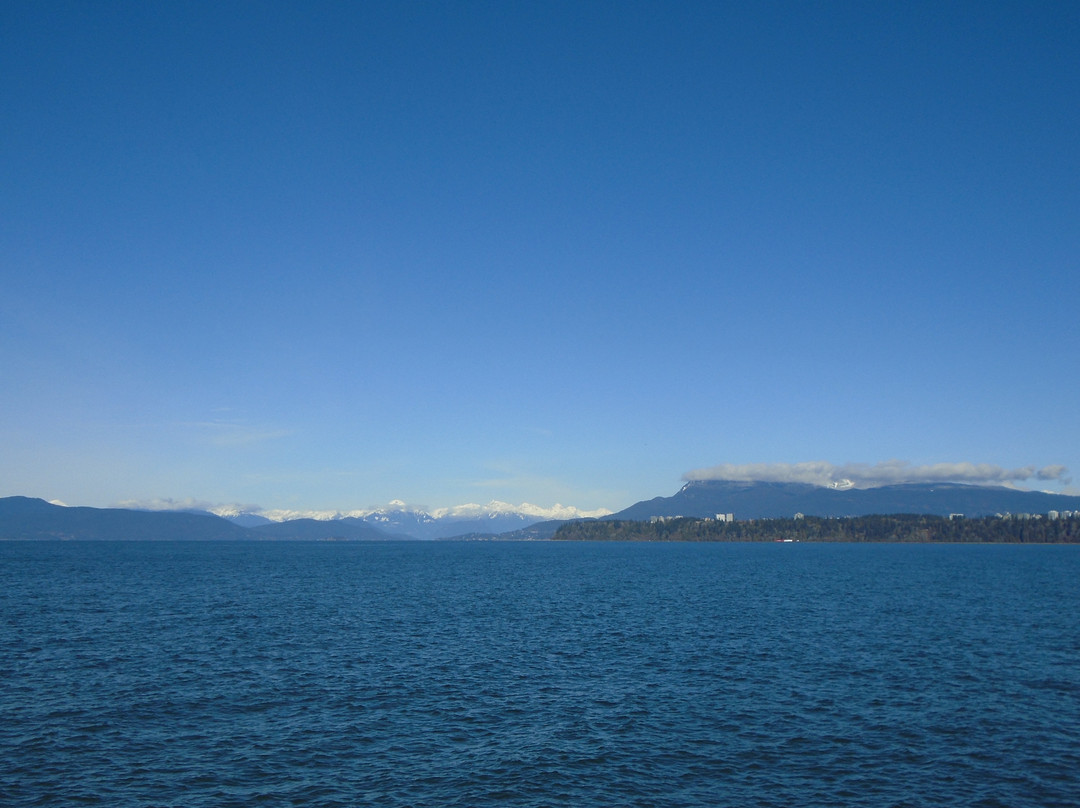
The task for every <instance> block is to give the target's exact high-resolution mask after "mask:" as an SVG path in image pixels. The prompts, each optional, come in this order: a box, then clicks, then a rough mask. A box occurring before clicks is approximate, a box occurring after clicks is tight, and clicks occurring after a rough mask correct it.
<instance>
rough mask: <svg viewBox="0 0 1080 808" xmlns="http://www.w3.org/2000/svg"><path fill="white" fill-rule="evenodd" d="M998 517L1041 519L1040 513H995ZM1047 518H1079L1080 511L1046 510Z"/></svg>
mask: <svg viewBox="0 0 1080 808" xmlns="http://www.w3.org/2000/svg"><path fill="white" fill-rule="evenodd" d="M994 515H995V516H996V517H997V518H998V519H1021V520H1023V519H1042V518H1043V515H1042V514H1041V513H997V514H994ZM1046 518H1047V519H1051V520H1053V519H1073V518H1077V519H1080V511H1047V512H1046Z"/></svg>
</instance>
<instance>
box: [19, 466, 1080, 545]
mask: <svg viewBox="0 0 1080 808" xmlns="http://www.w3.org/2000/svg"><path fill="white" fill-rule="evenodd" d="M470 507H471V508H476V509H478V508H480V507H481V506H470ZM449 510H450V509H448V511H449ZM539 510H540V509H537V511H539ZM1052 510H1056V511H1067V510H1071V511H1078V512H1080V497H1078V496H1067V495H1064V494H1050V493H1046V492H1042V491H1020V490H1017V489H1013V488H1004V487H998V486H978V485H963V484H960V483H911V484H903V485H889V486H882V487H879V488H853V487H852V488H849V487H840V488H837V487H831V488H827V487H822V486H816V485H810V484H808V483H776V482H731V481H715V480H707V481H694V482H689V483H687V484H686V485H684V486H683V487H682V488H681V489H680V490H679V491H678V492H677V493H676V494H674V495H673V496H670V497H656V498H654V499H650V500H644V501H642V502H638V503H635V504H634V505H631V506H630V507H629V508H626V509H624V510H622V511H619V512H618V513H614V514H610V515H603V516H601V517H599V518H601V519H605V520H607V519H621V520H638V521H647V520H649V519H651V518H653V517H671V516H688V517H698V518H702V517H713V516H716V515H717V514H729V513H730V514H732V515H733V517H734V518H735V519H736V520H739V521H742V520H746V519H767V518H780V519H782V518H791V517H793V516H794V515H795V514H797V513H802V514H804V515H806V516H820V517H844V516H870V515H894V514H919V515H936V516H948V515H949V514H954V513H960V514H964V515H965V516H973V517H974V516H992V515H994V514H996V513H1013V514H1021V513H1030V514H1045V513H1048V512H1050V511H1052ZM565 512H566V513H567V514H573V513H579V512H577V511H576V509H570V508H568V509H565ZM567 521H576V520H574V519H573V518H570V519H543V518H541V517H540V516H539V515H529V514H524V513H516V512H512V511H510V512H500V511H499V510H498V509H494V510H492V511H491V512H488V513H477V512H475V511H472V512H470V511H469V510H465V511H460V510H459V511H457V512H453V513H449V514H443V515H442V517H441V518H440V517H436V516H433V515H432V514H429V513H426V512H423V511H417V510H408V509H404V508H402V509H396V510H395V509H389V510H377V511H371V512H367V513H365V514H364V515H363V516H338V517H337V518H324V519H311V518H298V519H290V520H283V521H270V520H269V519H267V518H265V517H260V516H257V515H253V514H248V513H241V512H235V513H232V514H230V516H229V518H226V517H223V516H219V515H216V514H212V513H209V512H190V511H175V510H164V511H163V510H158V511H148V510H133V509H124V508H85V507H65V506H62V505H53V504H51V503H49V502H46V501H45V500H42V499H32V498H29V497H18V496H16V497H6V498H0V539H23V540H90V541H94V540H108V539H113V540H139V541H154V540H157V541H331V540H333V541H390V540H401V539H445V538H455V537H462V538H472V539H480V538H497V537H501V538H505V539H522V540H525V539H531V540H535V539H548V538H551V536H552V535H553V534H554V533H555V531H556V530H557V529H558V527H559V526H560V525H562V524H565V523H566V522H567ZM244 522H246V524H245V523H244Z"/></svg>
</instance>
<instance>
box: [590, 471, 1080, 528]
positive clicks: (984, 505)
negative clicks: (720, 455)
mask: <svg viewBox="0 0 1080 808" xmlns="http://www.w3.org/2000/svg"><path fill="white" fill-rule="evenodd" d="M1051 510H1057V511H1062V510H1074V511H1075V510H1080V497H1075V496H1067V495H1064V494H1049V493H1046V492H1043V491H1021V490H1018V489H1015V488H1005V487H1002V486H982V485H965V484H961V483H906V484H900V485H886V486H881V487H878V488H848V487H842V488H837V487H823V486H817V485H811V484H809V483H777V482H733V481H728V480H699V481H694V482H689V483H687V484H686V485H684V486H683V487H682V488H681V489H680V490H679V491H678V493H676V494H674V495H673V496H670V497H656V498H654V499H650V500H645V501H642V502H638V503H635V504H634V505H631V506H630V507H629V508H626V509H625V510H622V511H619V512H618V513H615V514H612V515H611V516H605V517H602V518H604V519H631V520H647V519H651V518H653V517H657V516H693V517H698V518H703V517H709V516H715V515H716V514H719V513H722V514H728V513H730V514H732V515H733V516H734V518H735V519H736V520H743V519H782V518H790V517H792V516H794V515H795V514H796V513H802V514H805V515H806V516H824V517H829V516H834V517H841V516H869V515H872V514H883V515H884V514H900V513H905V514H926V515H936V516H948V515H949V514H953V513H962V514H964V515H965V516H993V515H994V514H996V513H1014V514H1015V513H1032V514H1035V513H1039V514H1042V513H1047V512H1048V511H1051Z"/></svg>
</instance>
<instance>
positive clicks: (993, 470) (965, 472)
mask: <svg viewBox="0 0 1080 808" xmlns="http://www.w3.org/2000/svg"><path fill="white" fill-rule="evenodd" d="M1068 473H1069V470H1068V469H1067V468H1065V467H1064V466H1044V467H1042V468H1035V467H1034V466H1024V467H1022V468H1016V469H1006V468H1003V467H1001V466H996V465H994V464H992V463H934V464H931V465H925V466H913V465H912V464H911V463H908V462H907V461H904V460H888V461H886V462H884V463H876V464H874V465H870V464H868V463H845V464H843V465H839V466H837V465H833V464H832V463H828V462H825V461H814V462H808V463H747V464H743V465H735V464H732V463H724V464H722V465H719V466H713V467H711V468H706V469H696V470H695V471H689V472H687V473H686V474H684V475H683V479H684V480H687V481H695V480H730V481H738V482H750V481H756V482H777V483H810V484H811V485H843V484H853V485H854V486H856V487H858V488H874V487H877V486H881V485H897V484H900V483H944V482H955V483H969V484H972V485H1010V484H1013V483H1018V482H1023V481H1025V480H1040V481H1051V480H1055V481H1058V482H1060V483H1061V484H1063V485H1068V484H1069V483H1070V482H1071V479H1070V478H1069V476H1068Z"/></svg>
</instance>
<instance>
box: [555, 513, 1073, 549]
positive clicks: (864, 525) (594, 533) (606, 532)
mask: <svg viewBox="0 0 1080 808" xmlns="http://www.w3.org/2000/svg"><path fill="white" fill-rule="evenodd" d="M552 538H553V540H555V541H709V542H723V541H729V542H735V541H737V542H765V541H787V540H790V541H816V542H924V543H926V542H936V543H953V542H964V543H993V544H1076V543H1080V517H1077V516H1071V517H1068V518H1058V519H1050V518H1047V517H1045V516H1044V517H1041V518H1019V517H1011V518H1002V517H997V516H991V517H982V518H972V519H965V518H952V519H950V518H947V517H943V516H925V515H909V514H898V515H891V516H851V517H842V518H821V517H814V516H807V517H803V518H800V519H753V520H747V521H743V522H722V521H718V520H715V519H693V518H672V519H664V520H655V521H648V522H642V521H630V520H617V519H615V520H596V521H579V522H568V523H566V524H565V525H562V526H561V527H559V529H558V530H557V531H556V532H555V535H554V536H553V537H552Z"/></svg>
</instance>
